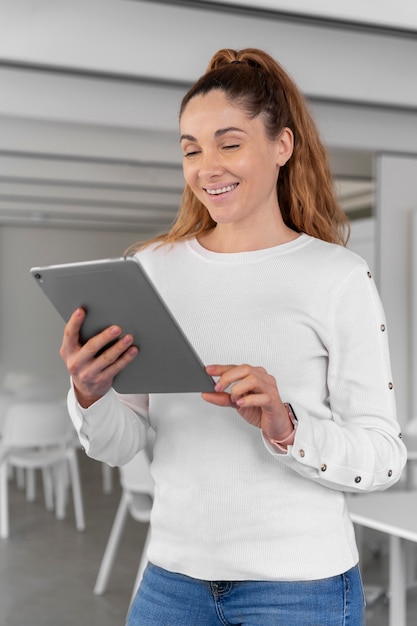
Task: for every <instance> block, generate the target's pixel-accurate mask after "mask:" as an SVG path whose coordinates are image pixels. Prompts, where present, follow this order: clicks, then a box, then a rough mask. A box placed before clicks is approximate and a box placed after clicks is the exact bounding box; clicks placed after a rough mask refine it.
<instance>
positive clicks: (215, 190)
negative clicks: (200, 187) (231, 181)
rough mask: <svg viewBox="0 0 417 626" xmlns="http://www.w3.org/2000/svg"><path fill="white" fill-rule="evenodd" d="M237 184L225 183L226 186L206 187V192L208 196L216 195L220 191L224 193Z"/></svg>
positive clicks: (234, 187)
mask: <svg viewBox="0 0 417 626" xmlns="http://www.w3.org/2000/svg"><path fill="white" fill-rule="evenodd" d="M236 187H237V184H235V185H227V187H221V188H220V189H206V191H207V193H208V194H209V195H210V196H218V195H219V194H220V193H226V191H232V190H233V189H236Z"/></svg>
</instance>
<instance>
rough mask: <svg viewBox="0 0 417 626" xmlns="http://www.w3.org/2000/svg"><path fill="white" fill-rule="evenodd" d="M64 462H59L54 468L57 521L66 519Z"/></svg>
mask: <svg viewBox="0 0 417 626" xmlns="http://www.w3.org/2000/svg"><path fill="white" fill-rule="evenodd" d="M63 465H64V462H63V461H58V462H57V463H55V465H54V466H53V473H54V484H55V515H56V518H57V519H64V518H65V484H64V472H63Z"/></svg>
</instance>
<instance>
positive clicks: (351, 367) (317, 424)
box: [69, 235, 406, 580]
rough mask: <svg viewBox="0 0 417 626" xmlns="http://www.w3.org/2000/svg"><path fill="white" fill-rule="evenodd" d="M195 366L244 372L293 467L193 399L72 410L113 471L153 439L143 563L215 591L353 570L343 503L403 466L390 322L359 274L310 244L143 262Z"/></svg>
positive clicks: (231, 413)
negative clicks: (272, 413) (282, 433)
mask: <svg viewBox="0 0 417 626" xmlns="http://www.w3.org/2000/svg"><path fill="white" fill-rule="evenodd" d="M139 257H140V259H141V262H142V263H143V264H144V266H145V268H146V270H147V271H148V273H149V275H150V277H151V279H152V280H153V281H154V283H155V284H156V286H157V287H158V289H159V291H160V293H161V294H162V296H163V298H164V299H165V300H166V302H167V304H168V306H169V307H170V308H171V310H172V312H173V313H174V315H175V316H176V318H177V320H178V321H179V323H180V325H181V326H182V328H183V330H184V331H185V333H186V335H187V336H188V338H189V339H190V341H191V343H192V344H193V345H194V347H195V348H196V350H197V352H198V353H199V355H200V357H201V358H202V360H203V362H204V363H205V364H231V363H233V364H241V363H249V364H251V365H254V366H258V365H261V366H263V367H265V368H266V369H267V370H268V371H269V372H270V373H271V374H273V375H274V376H275V378H276V380H277V384H278V388H279V391H280V394H281V397H282V399H283V401H284V402H290V403H291V404H292V406H293V408H294V411H295V413H296V415H297V417H298V422H299V423H298V429H297V432H296V437H295V442H294V445H293V446H290V447H289V449H288V452H287V453H284V454H282V453H279V452H277V451H276V450H274V449H273V448H272V447H271V446H269V444H267V443H266V442H265V440H264V438H263V437H262V434H261V431H260V430H259V429H257V428H255V427H253V426H251V425H249V424H247V423H246V422H245V421H244V420H243V419H242V418H241V417H240V416H239V415H238V413H237V412H236V411H235V410H234V409H233V408H226V409H225V408H221V407H215V406H213V405H211V404H208V403H206V402H204V401H203V400H202V399H201V397H200V394H160V395H159V394H155V395H151V396H149V398H148V396H143V395H136V396H135V395H129V396H119V395H118V394H117V393H116V392H115V391H113V390H111V391H109V392H108V393H107V394H106V396H104V397H103V398H102V399H101V400H99V401H98V402H96V403H95V404H94V405H93V406H91V407H90V408H88V409H81V408H80V406H79V405H78V404H77V402H76V401H75V397H74V394H73V392H72V391H70V393H69V408H70V414H71V417H72V419H73V422H74V425H75V426H76V428H77V431H78V433H79V436H80V440H81V442H82V445H83V446H84V448H85V449H86V451H87V453H88V454H89V455H90V456H92V457H94V458H97V459H101V460H103V461H106V462H108V463H109V464H111V465H121V464H124V463H126V462H127V461H128V460H130V458H131V457H132V456H133V455H134V454H135V453H136V452H137V451H138V450H139V449H140V448H141V447H143V446H144V444H145V441H146V431H147V426H148V424H149V423H150V425H151V426H152V428H153V429H154V430H155V432H156V443H155V447H154V458H153V463H152V475H153V477H154V480H155V501H154V508H153V512H152V540H151V544H150V547H149V550H148V557H149V559H150V561H151V562H153V563H155V564H156V565H159V566H161V567H164V568H166V569H168V570H171V571H175V572H181V573H183V574H186V575H189V576H193V577H197V578H202V579H209V580H213V579H214V580H245V579H246V580H248V579H252V580H255V579H261V580H311V579H317V578H324V577H328V576H333V575H336V574H340V573H342V572H344V571H346V570H347V569H349V568H350V567H352V566H353V565H354V564H356V563H357V561H358V553H357V549H356V545H355V539H354V532H353V528H352V524H351V521H350V519H349V515H348V512H347V509H346V504H345V497H344V493H343V492H345V491H352V492H353V491H370V490H382V489H386V488H387V487H389V486H390V485H392V484H393V483H395V482H396V481H397V480H398V479H399V477H400V473H401V470H402V468H403V466H404V464H405V459H406V452H405V448H404V445H403V443H402V441H401V439H400V436H399V433H400V427H399V424H398V423H397V421H396V410H395V399H394V390H393V385H392V378H391V371H390V361H389V352H388V341H387V323H386V320H385V317H384V313H383V310H382V307H381V303H380V300H379V296H378V294H377V291H376V288H375V284H374V281H373V278H372V277H371V275H370V272H369V270H368V267H367V266H366V263H365V262H364V261H363V260H362V259H361V258H360V257H358V256H357V255H355V254H353V253H352V252H350V251H349V250H346V249H345V248H343V247H341V246H337V245H332V244H328V243H324V242H322V241H320V240H317V239H314V238H312V237H309V236H307V235H301V236H300V237H299V238H298V239H296V240H295V241H292V242H290V243H287V244H283V245H280V246H276V247H274V248H269V249H266V250H261V251H255V252H245V253H232V254H221V253H215V252H210V251H208V250H206V249H205V248H203V247H202V246H200V245H199V243H198V242H197V241H196V240H190V241H187V242H181V243H177V244H176V245H175V246H174V247H173V248H172V247H170V246H163V247H160V248H158V249H154V248H153V247H150V248H147V249H145V250H144V251H141V252H140V253H139Z"/></svg>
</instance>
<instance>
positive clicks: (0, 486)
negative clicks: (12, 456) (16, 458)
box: [0, 461, 9, 539]
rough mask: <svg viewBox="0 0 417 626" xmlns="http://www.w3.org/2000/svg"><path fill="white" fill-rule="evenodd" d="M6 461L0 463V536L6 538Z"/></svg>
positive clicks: (7, 487)
mask: <svg viewBox="0 0 417 626" xmlns="http://www.w3.org/2000/svg"><path fill="white" fill-rule="evenodd" d="M8 467H9V464H8V463H7V461H3V463H1V464H0V537H1V538H2V539H7V537H8V536H9V492H8V489H9V485H8Z"/></svg>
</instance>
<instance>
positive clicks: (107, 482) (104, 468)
mask: <svg viewBox="0 0 417 626" xmlns="http://www.w3.org/2000/svg"><path fill="white" fill-rule="evenodd" d="M101 475H102V479H103V493H111V492H112V491H113V468H112V467H110V465H107V463H102V464H101Z"/></svg>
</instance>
